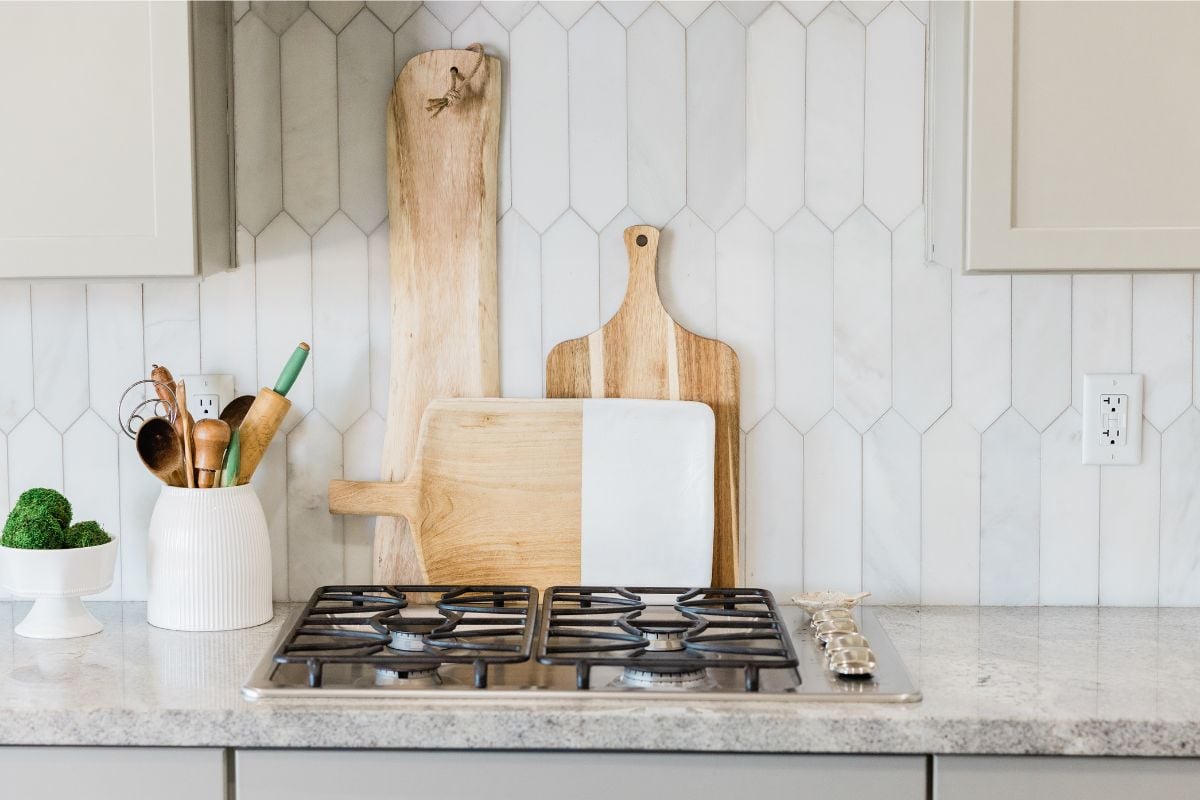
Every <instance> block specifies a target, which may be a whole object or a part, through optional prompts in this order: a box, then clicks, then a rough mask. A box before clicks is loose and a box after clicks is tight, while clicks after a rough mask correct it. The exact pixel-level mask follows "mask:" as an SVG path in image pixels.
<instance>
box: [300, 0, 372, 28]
mask: <svg viewBox="0 0 1200 800" xmlns="http://www.w3.org/2000/svg"><path fill="white" fill-rule="evenodd" d="M363 5H364V3H363V2H362V0H354V2H352V1H351V0H312V2H310V3H309V4H308V7H309V8H310V9H312V12H313V13H314V14H316V15H317V16H318V17H320V18H321V21H322V22H324V23H325V24H326V25H327V26H328V27H329V30H331V31H333V32H334V33H341V32H342V28H344V27H346V25H347V24H348V23H349V22H350V20H352V19H354V15H355V14H357V13H358V12H359V11H360V10H361V9H362V7H363Z"/></svg>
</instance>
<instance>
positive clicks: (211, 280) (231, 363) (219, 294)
mask: <svg viewBox="0 0 1200 800" xmlns="http://www.w3.org/2000/svg"><path fill="white" fill-rule="evenodd" d="M254 275H255V271H254V262H253V261H252V260H250V261H243V263H242V266H241V267H239V268H238V269H233V270H229V271H227V272H221V273H218V274H216V275H212V276H209V277H208V278H205V279H204V281H203V282H201V284H200V370H201V371H202V372H204V373H213V372H216V373H228V374H230V375H232V376H233V384H234V391H235V392H236V393H237V394H254V393H255V392H257V391H258V389H259V386H260V385H261V384H260V383H259V381H258V358H257V357H256V350H257V348H256V347H255V340H256V338H257V337H256V333H255V325H254V317H255V308H254V306H255V295H254Z"/></svg>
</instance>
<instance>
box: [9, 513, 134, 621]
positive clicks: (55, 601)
mask: <svg viewBox="0 0 1200 800" xmlns="http://www.w3.org/2000/svg"><path fill="white" fill-rule="evenodd" d="M116 563H117V538H116V537H115V536H114V537H113V539H112V541H111V542H108V543H106V544H100V545H96V546H94V547H75V548H70V549H65V550H25V549H23V548H19V547H4V546H0V586H3V587H4V588H5V589H6V590H8V591H9V592H10V593H11V594H13V595H16V596H17V597H32V598H33V599H34V604H33V608H32V609H31V610H30V612H29V614H28V615H26V617H25V619H23V620H22V621H21V623H20V624H19V625H17V627H16V628H15V631H16V633H17V634H18V635H20V636H27V637H29V638H31V639H70V638H73V637H76V636H90V635H91V634H93V633H99V632H100V631H102V630H103V629H104V626H103V625H101V624H100V621H99V620H97V619H96V618H95V617H93V616H92V615H91V612H89V611H88V610H87V609H86V608H84V605H83V603H82V602H81V601H80V599H79V598H81V597H84V596H87V595H92V594H99V593H100V592H103V591H104V590H105V589H107V588H108V587H109V586H111V585H112V579H113V568H114V567H115V566H116Z"/></svg>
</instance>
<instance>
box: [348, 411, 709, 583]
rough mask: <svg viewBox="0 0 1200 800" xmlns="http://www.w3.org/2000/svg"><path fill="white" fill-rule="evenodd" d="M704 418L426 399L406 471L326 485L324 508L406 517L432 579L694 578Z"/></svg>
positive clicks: (704, 556) (699, 573) (702, 536)
mask: <svg viewBox="0 0 1200 800" xmlns="http://www.w3.org/2000/svg"><path fill="white" fill-rule="evenodd" d="M713 425H714V420H713V414H712V411H711V410H710V409H709V408H708V406H706V405H704V404H702V403H668V402H659V401H643V400H435V401H433V402H431V403H430V404H429V407H428V409H427V410H426V412H425V416H424V419H423V421H422V423H421V435H420V441H419V444H418V446H417V450H416V454H415V458H414V460H413V463H412V466H411V468H410V469H409V471H408V476H407V477H406V478H405V479H404V480H403V481H401V482H398V483H387V482H368V481H361V482H356V481H332V482H331V483H330V485H329V510H330V511H331V512H333V513H335V514H378V515H398V516H402V517H404V518H405V519H407V520H408V522H409V525H410V528H411V531H412V534H413V542H414V545H415V554H416V558H417V561H418V566H419V567H420V569H421V570H422V573H423V574H424V575H425V576H426V579H427V580H428V581H429V582H430V583H433V584H502V585H509V584H529V585H533V586H538V587H546V586H554V585H576V584H580V583H583V584H610V585H612V584H615V585H622V586H626V585H629V586H636V585H652V586H703V585H705V584H707V583H708V578H709V572H710V565H711V562H712V542H713V539H712V531H713V496H712V492H713V459H714V443H715V438H714V427H713Z"/></svg>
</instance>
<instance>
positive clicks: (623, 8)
mask: <svg viewBox="0 0 1200 800" xmlns="http://www.w3.org/2000/svg"><path fill="white" fill-rule="evenodd" d="M601 5H603V6H604V7H605V8H607V9H608V13H610V14H612V15H613V16H614V17H615V18H616V20H617V22H619V23H621V24H622V25H624V26H625V27H626V28H628V27H629V26H630V25H632V24H633V22H634V20H636V19H637V18H638V17H640V16H641V15H642V12H644V11H645V10H646V9H647V8H649V7H650V6H651V5H653V3H650V2H648V0H610V1H609V2H604V3H601Z"/></svg>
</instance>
